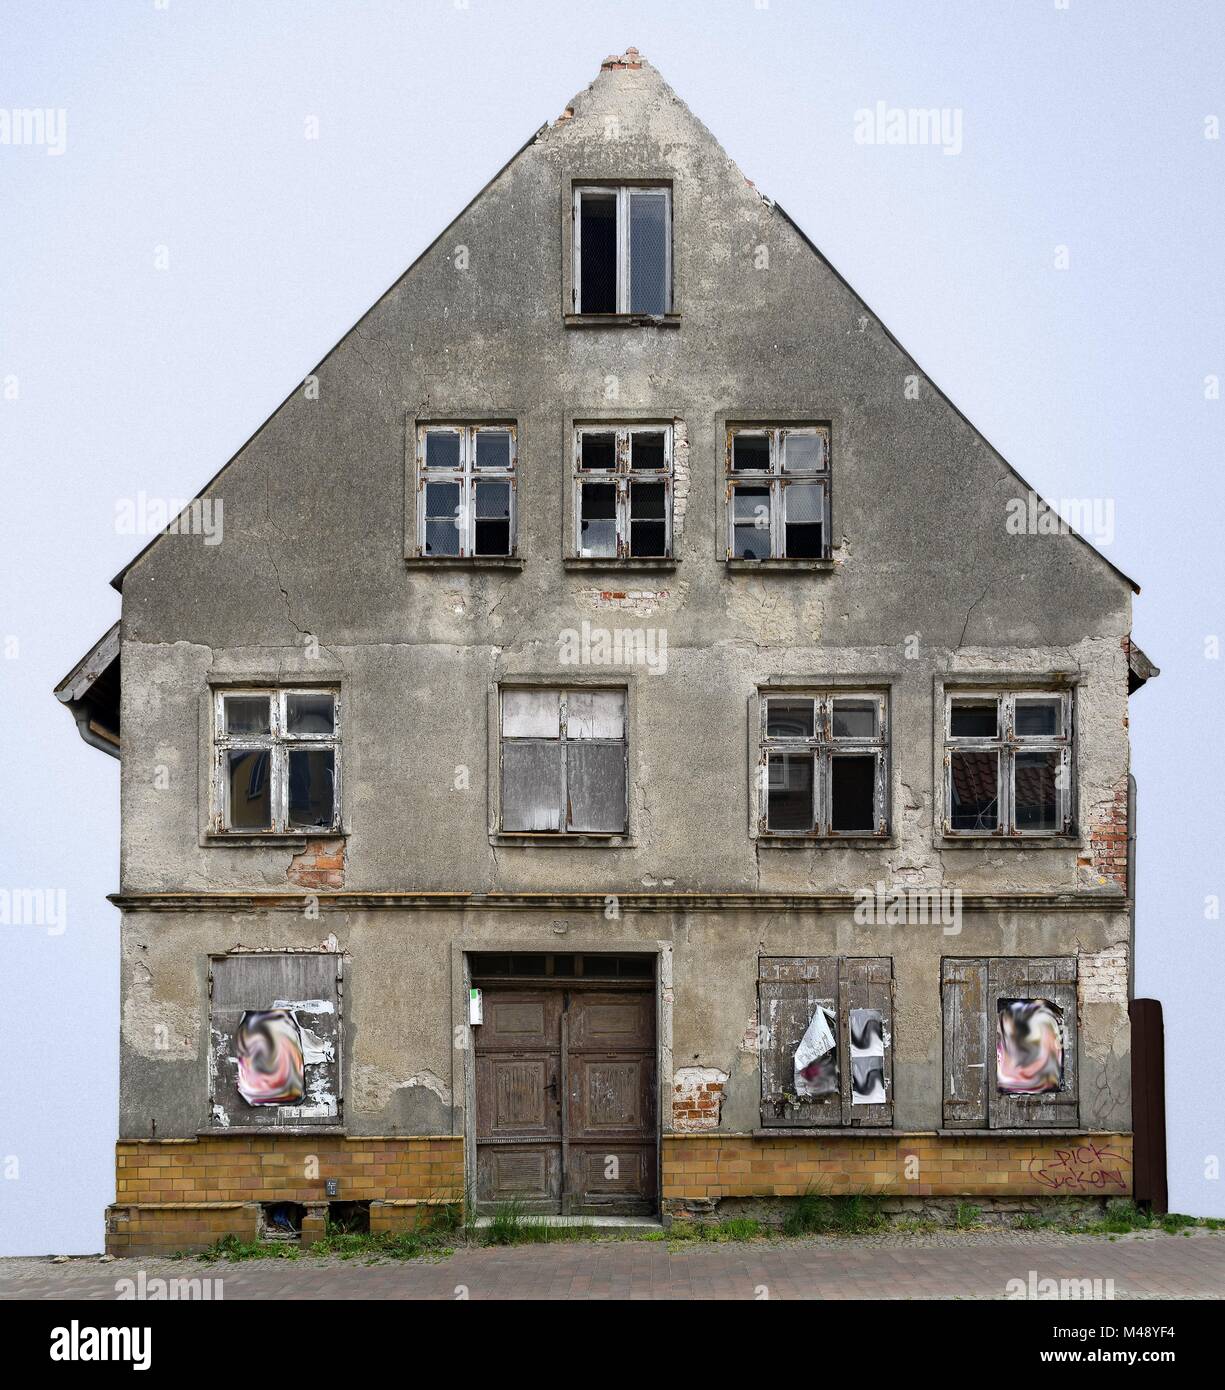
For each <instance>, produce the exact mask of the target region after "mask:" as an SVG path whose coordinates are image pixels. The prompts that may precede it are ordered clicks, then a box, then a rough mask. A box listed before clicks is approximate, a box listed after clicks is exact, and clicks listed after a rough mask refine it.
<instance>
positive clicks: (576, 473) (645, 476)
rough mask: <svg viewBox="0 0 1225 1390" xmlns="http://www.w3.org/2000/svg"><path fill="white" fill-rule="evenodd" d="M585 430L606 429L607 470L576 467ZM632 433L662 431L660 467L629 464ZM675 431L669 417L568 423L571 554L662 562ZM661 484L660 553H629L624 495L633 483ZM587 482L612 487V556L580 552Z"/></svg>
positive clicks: (668, 536) (667, 542)
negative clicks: (610, 443)
mask: <svg viewBox="0 0 1225 1390" xmlns="http://www.w3.org/2000/svg"><path fill="white" fill-rule="evenodd" d="M587 434H611V435H613V436H615V442H614V453H615V460H614V465H613V467H612V468H611V469H591V468H583V467H582V457H583V436H584V435H587ZM636 434H662V435H663V437H664V466H663V467H662V468H650V469H637V468H634V466H633V461H634V460H633V437H634V435H636ZM674 446H675V432H674V427H673V424H672V422H671V421H655V422H650V421H645V420H635V421H633V422H630V421H612V420H608V421H599V420H592V421H585V422H584V423H582V424H576V425H575V427H574V440H573V446H572V449H571V455H570V474H571V492H572V496H573V501H572V513H573V525H574V556H573V558H574V559H581V560H592V561H597V560H603V561H605V562H606V563H609V564H613V563H616V562H617V561H627V560H632V561H634V562H635V563H650V562H653V561H654V562H660V563H662V562H664V561H668V560H671V559H672V558H673V556H672V499H673V495H674V466H675V464H674V460H675V447H674ZM639 481H641V482H645V483H651V482H654V483H661V482H662V483H663V485H664V553H663V554H662V555H631V554H630V544H631V517H630V499H631V494H632V490H633V486H634V483H635V482H639ZM588 483H595V484H597V485H599V484H603V485H604V486H606V487H607V486H609V485H611V486H613V487H615V488H616V515H615V529H616V538H617V553H616V554H615V555H585V554H584V553H583V549H582V542H583V487H584V485H586V484H588Z"/></svg>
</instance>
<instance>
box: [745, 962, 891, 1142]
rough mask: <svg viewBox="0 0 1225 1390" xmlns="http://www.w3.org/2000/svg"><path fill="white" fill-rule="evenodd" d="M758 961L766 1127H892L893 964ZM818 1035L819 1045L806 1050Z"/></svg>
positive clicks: (762, 1107)
mask: <svg viewBox="0 0 1225 1390" xmlns="http://www.w3.org/2000/svg"><path fill="white" fill-rule="evenodd" d="M758 964H759V970H758V985H757V993H758V1008H759V1019H760V1024H761V1029H762V1034H761V1037H762V1045H761V1123H762V1126H763V1127H764V1128H767V1129H776V1128H811V1127H821V1126H844V1125H845V1126H859V1125H863V1126H877V1127H879V1126H882V1125H884V1126H889V1125H891V1124H892V1123H893V961H892V960H891V959H889V958H888V957H853V956H852V957H839V956H763V957H762V958H761V959H760V961H759V963H758ZM814 1020H815V1025H814ZM825 1024H828V1025H829V1031H830V1033H832V1043H833V1046H832V1048H828V1049H827V1048H826V1043H828V1041H829V1039H828V1037H825V1028H824V1025H825ZM814 1038H815V1039H817V1040H818V1041H817V1042H816V1044H815V1047H814V1046H813V1044H812V1043H811V1042H810V1043H809V1045H808V1046H807V1047H805V1046H803V1045H804V1044H805V1042H806V1039H809V1040H811V1039H814ZM814 1051H815V1052H816V1053H817V1054H818V1055H816V1056H815V1057H814V1056H813V1054H814ZM797 1052H799V1058H798V1060H797ZM810 1058H812V1060H809V1059H810ZM805 1062H807V1066H806V1067H805V1068H804V1069H803V1070H802V1071H800V1072H799V1073H797V1066H798V1065H799V1064H800V1063H805Z"/></svg>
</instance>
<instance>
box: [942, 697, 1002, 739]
mask: <svg viewBox="0 0 1225 1390" xmlns="http://www.w3.org/2000/svg"><path fill="white" fill-rule="evenodd" d="M999 731H1000V721H999V701H998V700H995V699H983V700H954V701H953V703H952V709H951V710H950V712H949V733H950V735H951V736H952V737H953V738H996V737H998V735H999Z"/></svg>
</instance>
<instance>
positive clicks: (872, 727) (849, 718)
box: [833, 699, 880, 738]
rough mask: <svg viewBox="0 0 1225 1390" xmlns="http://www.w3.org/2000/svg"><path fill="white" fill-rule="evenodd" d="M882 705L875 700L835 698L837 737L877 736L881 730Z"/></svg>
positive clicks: (834, 719)
mask: <svg viewBox="0 0 1225 1390" xmlns="http://www.w3.org/2000/svg"><path fill="white" fill-rule="evenodd" d="M879 714H880V706H879V705H878V703H877V702H876V701H875V700H858V699H853V700H852V699H848V700H835V701H834V711H833V724H834V737H835V738H875V737H876V736H877V734H878V732H879V728H878V723H877V720H878V716H879Z"/></svg>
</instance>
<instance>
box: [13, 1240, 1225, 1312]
mask: <svg viewBox="0 0 1225 1390" xmlns="http://www.w3.org/2000/svg"><path fill="white" fill-rule="evenodd" d="M142 1271H143V1278H144V1280H145V1285H144V1287H145V1288H146V1289H149V1291H150V1292H152V1289H150V1287H149V1281H152V1280H155V1279H165V1280H171V1279H207V1280H217V1279H220V1280H222V1281H223V1283H224V1290H223V1297H224V1298H225V1299H226V1300H233V1299H251V1298H274V1299H278V1298H292V1299H311V1298H344V1299H388V1298H400V1299H402V1298H425V1299H455V1298H461V1297H467V1298H471V1299H626V1298H629V1299H653V1298H664V1299H669V1298H685V1299H689V1298H693V1299H710V1298H719V1299H724V1298H726V1299H737V1298H740V1299H758V1298H771V1299H793V1298H814V1299H815V1298H820V1299H825V1298H830V1299H836V1298H878V1299H879V1298H896V1299H928V1298H937V1299H945V1298H947V1299H954V1298H956V1299H985V1298H1002V1297H1005V1296H1006V1294H1007V1292H1008V1283H1009V1280H1014V1279H1019V1280H1021V1281H1022V1283H1023V1284H1024V1285H1025V1286H1026V1287H1030V1286H1035V1287H1036V1286H1037V1281H1039V1280H1044V1279H1056V1280H1060V1279H1075V1280H1081V1279H1091V1280H1102V1281H1106V1280H1113V1281H1114V1288H1113V1296H1114V1297H1115V1298H1119V1299H1121V1298H1152V1299H1169V1298H1178V1299H1188V1298H1196V1299H1198V1298H1203V1299H1220V1298H1222V1297H1225V1233H1219V1234H1218V1233H1214V1232H1206V1231H1204V1232H1196V1233H1194V1234H1192V1235H1190V1236H1171V1235H1165V1234H1164V1233H1155V1232H1145V1233H1142V1234H1134V1235H1130V1236H1121V1237H1119V1238H1118V1239H1117V1240H1115V1241H1110V1240H1107V1239H1105V1238H1103V1237H1100V1236H1063V1235H1055V1234H1051V1233H1043V1232H1032V1233H1031V1232H1015V1231H1010V1232H992V1233H983V1234H953V1233H945V1232H941V1233H938V1234H932V1235H912V1236H907V1235H883V1236H873V1237H865V1238H862V1239H839V1240H834V1239H820V1238H815V1239H811V1240H791V1241H783V1240H774V1241H771V1240H759V1241H752V1242H748V1243H736V1244H733V1243H726V1244H718V1245H705V1244H698V1243H685V1244H674V1243H669V1242H666V1241H647V1240H617V1241H612V1240H608V1241H567V1242H560V1243H558V1244H554V1245H523V1246H517V1247H514V1248H495V1247H475V1248H459V1249H457V1250H456V1251H455V1252H454V1253H453V1254H451V1255H447V1256H441V1257H434V1258H426V1259H417V1260H411V1261H379V1262H377V1263H366V1262H364V1261H362V1260H360V1259H355V1260H338V1259H318V1260H317V1259H311V1258H309V1257H304V1258H302V1259H298V1260H292V1261H291V1260H265V1261H245V1262H241V1263H237V1264H227V1263H225V1262H218V1263H216V1264H203V1263H200V1262H198V1261H196V1260H141V1259H126V1260H115V1261H111V1262H107V1263H100V1262H99V1260H98V1257H97V1256H92V1257H89V1258H86V1259H73V1260H70V1261H68V1262H67V1263H63V1264H53V1263H51V1261H50V1260H49V1259H47V1258H37V1259H32V1258H31V1259H0V1299H59V1298H87V1299H113V1298H115V1297H116V1293H117V1288H116V1286H117V1283H118V1281H120V1280H133V1281H135V1280H137V1279H138V1278H139V1277H140V1275H141V1273H142ZM1047 1287H1048V1288H1049V1287H1050V1286H1047ZM1099 1289H1100V1290H1104V1291H1108V1290H1109V1285H1107V1284H1105V1283H1104V1282H1103V1284H1102V1285H1101V1286H1099ZM214 1292H215V1291H214ZM1107 1296H1109V1294H1108V1293H1107Z"/></svg>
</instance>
